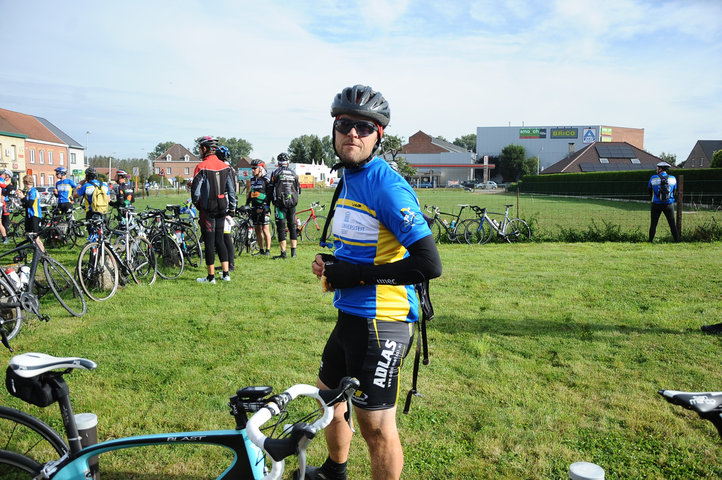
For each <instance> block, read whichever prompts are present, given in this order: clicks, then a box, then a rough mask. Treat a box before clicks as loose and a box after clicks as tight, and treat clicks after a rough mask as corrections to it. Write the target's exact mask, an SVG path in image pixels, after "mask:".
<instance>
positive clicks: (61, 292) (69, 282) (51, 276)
mask: <svg viewBox="0 0 722 480" xmlns="http://www.w3.org/2000/svg"><path fill="white" fill-rule="evenodd" d="M41 262H42V263H43V272H44V273H45V279H46V281H47V282H48V286H49V287H50V290H51V291H52V292H53V295H55V298H56V299H57V300H58V302H59V303H60V305H62V306H63V308H64V309H65V310H67V311H68V313H70V314H71V315H73V316H74V317H82V316H83V315H85V313H86V312H87V311H88V304H87V303H86V302H85V295H83V291H82V289H81V288H80V285H78V282H76V281H75V278H73V275H71V274H70V272H69V271H68V269H67V268H65V266H64V265H63V264H61V263H60V262H58V261H57V260H55V259H54V258H52V257H48V256H47V255H46V256H44V257H43V258H42V260H41Z"/></svg>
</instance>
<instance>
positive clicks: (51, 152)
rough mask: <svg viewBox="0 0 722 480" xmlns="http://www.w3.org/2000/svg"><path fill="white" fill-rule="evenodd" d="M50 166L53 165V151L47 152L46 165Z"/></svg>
mask: <svg viewBox="0 0 722 480" xmlns="http://www.w3.org/2000/svg"><path fill="white" fill-rule="evenodd" d="M52 164H53V151H52V150H48V165H52Z"/></svg>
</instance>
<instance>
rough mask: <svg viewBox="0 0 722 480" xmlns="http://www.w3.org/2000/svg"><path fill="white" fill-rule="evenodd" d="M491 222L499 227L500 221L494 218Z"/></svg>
mask: <svg viewBox="0 0 722 480" xmlns="http://www.w3.org/2000/svg"><path fill="white" fill-rule="evenodd" d="M491 223H492V224H493V225H494V226H495V227H496V228H499V222H497V221H496V220H494V219H493V218H492V219H491Z"/></svg>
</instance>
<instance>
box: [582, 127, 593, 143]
mask: <svg viewBox="0 0 722 480" xmlns="http://www.w3.org/2000/svg"><path fill="white" fill-rule="evenodd" d="M582 140H583V141H584V143H594V142H596V141H597V129H596V128H585V129H584V133H582Z"/></svg>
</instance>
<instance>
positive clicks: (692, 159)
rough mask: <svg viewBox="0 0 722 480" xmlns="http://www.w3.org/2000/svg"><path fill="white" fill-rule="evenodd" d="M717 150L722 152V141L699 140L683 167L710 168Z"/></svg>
mask: <svg viewBox="0 0 722 480" xmlns="http://www.w3.org/2000/svg"><path fill="white" fill-rule="evenodd" d="M717 150H722V140H697V143H695V144H694V147H692V151H691V152H689V155H688V156H687V160H685V161H684V164H683V166H682V167H683V168H709V166H710V164H711V163H712V157H713V156H714V152H716V151H717Z"/></svg>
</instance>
